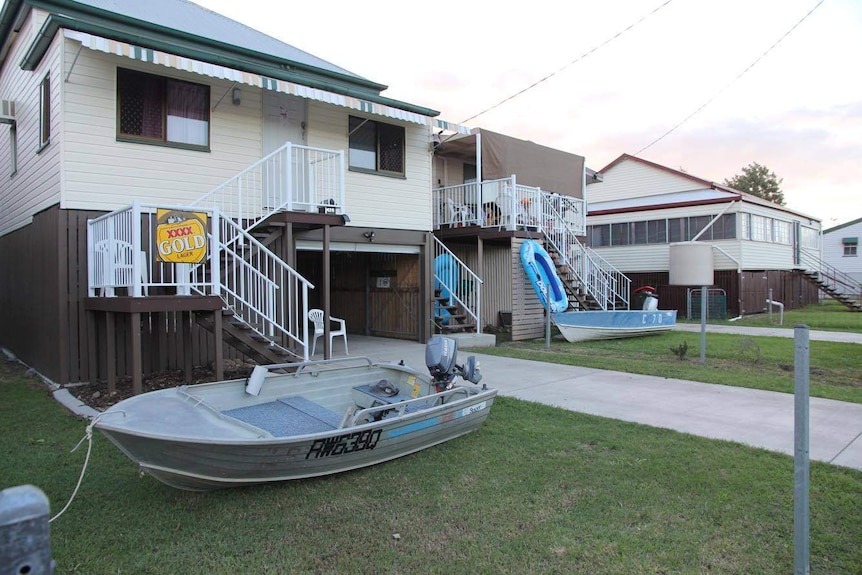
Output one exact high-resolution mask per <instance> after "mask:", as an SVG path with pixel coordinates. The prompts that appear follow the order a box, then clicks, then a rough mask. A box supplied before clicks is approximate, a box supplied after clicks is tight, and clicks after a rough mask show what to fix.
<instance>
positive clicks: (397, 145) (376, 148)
mask: <svg viewBox="0 0 862 575" xmlns="http://www.w3.org/2000/svg"><path fill="white" fill-rule="evenodd" d="M348 134H349V135H348V142H349V143H348V153H347V158H348V165H349V167H350V169H351V170H357V171H364V172H374V173H378V174H384V175H397V176H403V175H404V173H405V172H404V163H405V160H404V128H403V127H401V126H395V125H392V124H384V123H383V122H375V121H374V120H369V119H367V118H359V117H356V116H350V118H349V121H348Z"/></svg>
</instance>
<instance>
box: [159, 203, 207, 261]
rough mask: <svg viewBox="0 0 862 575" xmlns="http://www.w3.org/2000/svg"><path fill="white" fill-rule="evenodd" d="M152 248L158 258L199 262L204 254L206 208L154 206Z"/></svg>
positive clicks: (205, 251) (205, 247) (205, 253)
mask: <svg viewBox="0 0 862 575" xmlns="http://www.w3.org/2000/svg"><path fill="white" fill-rule="evenodd" d="M156 249H157V251H158V254H159V256H158V259H159V261H162V262H173V263H182V264H197V263H200V262H202V261H203V260H204V258H205V257H206V255H207V214H206V212H181V211H178V210H167V209H163V208H159V209H158V210H156Z"/></svg>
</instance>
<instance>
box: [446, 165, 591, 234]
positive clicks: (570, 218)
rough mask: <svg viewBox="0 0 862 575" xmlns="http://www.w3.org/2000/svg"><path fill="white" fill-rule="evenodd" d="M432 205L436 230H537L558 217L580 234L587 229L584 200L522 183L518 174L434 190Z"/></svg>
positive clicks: (550, 223) (552, 222)
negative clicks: (519, 182) (518, 178)
mask: <svg viewBox="0 0 862 575" xmlns="http://www.w3.org/2000/svg"><path fill="white" fill-rule="evenodd" d="M546 199H547V200H549V201H550V203H547V202H546V201H545V200H546ZM433 206H434V228H435V229H440V228H454V227H467V226H481V227H486V228H487V227H496V228H501V229H507V230H515V229H535V228H536V227H539V226H541V227H547V226H549V225H554V222H555V221H558V220H559V221H560V222H565V224H566V226H567V227H569V228H570V229H572V230H574V231H575V233H578V234H581V235H583V234H585V233H586V229H587V224H586V222H587V219H586V202H585V201H584V200H582V199H580V198H573V197H571V196H564V195H561V194H557V193H554V192H548V191H545V190H542V189H541V188H535V187H532V186H523V185H520V184H518V183H517V179H516V177H515V176H509V177H508V178H502V179H499V180H487V181H483V182H481V183H477V182H472V183H467V184H459V185H455V186H446V187H442V188H437V189H435V190H433ZM549 207H550V208H551V209H548V208H549Z"/></svg>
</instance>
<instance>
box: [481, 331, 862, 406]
mask: <svg viewBox="0 0 862 575" xmlns="http://www.w3.org/2000/svg"><path fill="white" fill-rule="evenodd" d="M855 315H862V314H855ZM681 346H685V347H687V352H686V354H685V356H684V358H683V359H682V360H680V359H679V355H677V354H676V353H674V351H672V350H673V349H677V350H678V349H680V347H681ZM809 348H810V358H809V362H810V378H809V381H810V387H811V396H812V397H823V398H827V399H837V400H840V401H852V402H854V403H862V345H859V344H853V343H832V342H823V341H814V340H811V341H810V342H809ZM473 351H474V352H476V353H483V354H488V355H499V356H506V357H516V358H520V359H532V360H537V361H546V362H552V363H562V364H567V365H578V366H582V367H595V368H600V369H609V370H615V371H625V372H630V373H641V374H646V375H656V376H660V377H670V378H677V379H687V380H691V381H702V382H705V383H718V384H722V385H732V386H736V387H750V388H756V389H765V390H770V391H781V392H786V393H793V387H794V352H795V343H794V340H793V338H781V337H750V336H744V335H733V334H716V333H707V336H706V363H705V364H701V363H700V333H699V332H698V333H691V332H681V331H671V332H666V333H662V334H658V335H650V336H645V337H636V338H627V339H614V340H606V341H588V342H578V343H569V342H567V341H566V340H564V339H563V338H562V336H560V335H556V336H555V337H554V338H553V339H552V341H551V348H550V349H549V350H547V349H545V340H544V339H538V340H528V341H519V342H503V343H498V344H497V347H494V348H481V349H479V348H477V349H475V350H473Z"/></svg>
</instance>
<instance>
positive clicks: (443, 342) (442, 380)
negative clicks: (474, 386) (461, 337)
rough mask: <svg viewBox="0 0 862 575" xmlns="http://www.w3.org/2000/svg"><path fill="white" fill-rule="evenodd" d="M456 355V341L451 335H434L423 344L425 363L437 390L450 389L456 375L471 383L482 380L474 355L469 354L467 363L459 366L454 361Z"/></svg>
mask: <svg viewBox="0 0 862 575" xmlns="http://www.w3.org/2000/svg"><path fill="white" fill-rule="evenodd" d="M457 355H458V342H457V341H456V340H454V339H452V338H451V337H444V336H442V335H435V336H433V337H431V339H429V340H428V343H427V344H426V345H425V365H426V366H428V372H429V373H430V374H431V379H432V383H433V384H434V387H436V388H437V390H438V391H443V390H446V389H451V388H452V387H453V385H454V384H455V377H456V376H461V377H462V378H463V379H465V380H467V381H470V382H472V383H479V382H480V381H482V374H481V373H480V372H479V364H478V362H477V361H476V357H475V356H472V355H471V356H470V357H469V358H467V363H466V364H464V365H463V366H461V365H458V364H457V363H455V360H456V358H457Z"/></svg>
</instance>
